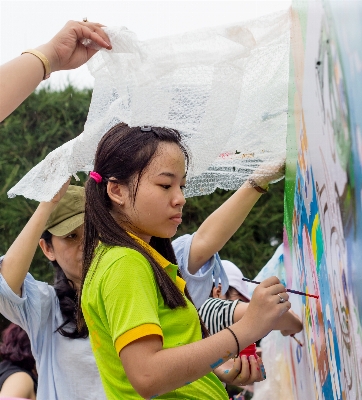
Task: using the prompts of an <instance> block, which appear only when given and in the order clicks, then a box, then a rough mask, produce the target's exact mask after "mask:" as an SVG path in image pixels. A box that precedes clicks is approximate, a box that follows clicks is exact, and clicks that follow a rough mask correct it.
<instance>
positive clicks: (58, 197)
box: [50, 178, 70, 204]
mask: <svg viewBox="0 0 362 400" xmlns="http://www.w3.org/2000/svg"><path fill="white" fill-rule="evenodd" d="M69 184H70V178H69V179H68V180H67V181H66V182H65V183H64V185H63V186H62V187H61V189H60V190H59V192H58V193H57V194H56V195H55V196H54V197H53V198H52V199H51V200H50V202H51V203H54V204H58V203H59V201H60V200H61V198H62V197H63V196H64V195H65V193H66V191H67V190H68V187H69Z"/></svg>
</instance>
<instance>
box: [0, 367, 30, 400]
mask: <svg viewBox="0 0 362 400" xmlns="http://www.w3.org/2000/svg"><path fill="white" fill-rule="evenodd" d="M33 392H34V380H33V378H32V377H31V375H30V373H28V372H25V371H18V372H14V373H13V374H11V375H10V376H9V377H8V378H7V379H6V380H5V382H4V383H3V386H2V388H1V393H0V395H1V396H2V395H5V396H6V395H7V394H8V393H16V396H17V397H19V396H21V397H24V398H27V397H29V396H31V395H32V393H33Z"/></svg>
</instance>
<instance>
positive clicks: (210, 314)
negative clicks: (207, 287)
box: [199, 297, 240, 335]
mask: <svg viewBox="0 0 362 400" xmlns="http://www.w3.org/2000/svg"><path fill="white" fill-rule="evenodd" d="M239 301H240V300H222V299H215V298H213V297H210V298H209V299H207V300H206V301H205V303H204V304H203V305H202V306H201V307H200V309H199V314H200V317H201V318H202V320H203V321H204V323H205V325H206V327H207V329H208V330H209V332H210V335H214V334H215V333H217V332H220V331H221V330H223V329H225V328H226V327H227V326H230V325H232V324H233V323H234V311H235V307H236V305H237V304H238V302H239Z"/></svg>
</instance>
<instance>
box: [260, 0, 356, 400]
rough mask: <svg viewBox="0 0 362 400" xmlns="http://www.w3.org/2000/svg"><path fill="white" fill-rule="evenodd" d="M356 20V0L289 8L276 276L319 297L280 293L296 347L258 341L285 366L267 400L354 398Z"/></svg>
mask: <svg viewBox="0 0 362 400" xmlns="http://www.w3.org/2000/svg"><path fill="white" fill-rule="evenodd" d="M361 20H362V2H358V1H344V2H339V1H323V2H322V1H310V2H300V1H294V2H293V6H292V30H291V56H290V83H289V113H288V139H287V172H286V190H285V224H284V228H285V229H284V265H285V274H286V276H285V280H286V284H287V287H291V288H294V289H296V290H300V291H303V292H307V293H313V294H318V295H319V296H320V297H319V299H318V300H316V299H313V298H309V297H304V296H296V295H290V299H291V302H292V306H293V309H294V310H296V311H297V313H299V315H300V316H301V317H302V319H303V324H304V330H303V332H301V333H300V334H298V335H296V337H297V338H298V339H299V340H300V341H301V342H302V343H303V347H301V346H299V345H298V343H296V341H294V340H290V338H280V337H278V336H275V335H279V336H281V335H280V333H278V332H273V333H272V334H271V336H270V337H271V338H272V337H273V335H274V339H270V338H269V339H267V340H266V342H267V343H268V345H267V346H265V349H266V352H265V353H264V354H263V358H264V360H266V358H271V359H272V360H273V361H274V362H275V363H277V366H278V369H279V371H280V370H283V371H286V372H285V373H283V374H282V375H281V376H276V374H275V373H274V372H272V373H271V375H272V376H271V377H270V378H271V379H270V380H271V383H269V389H272V390H269V391H268V396H269V397H268V398H269V399H274V398H275V399H278V400H280V399H283V398H285V399H290V398H294V399H298V400H305V399H308V400H309V399H326V400H330V399H353V400H356V399H362V329H361V328H362V265H361V261H362V45H361V39H362V25H361V23H360V21H361ZM271 342H272V343H277V346H278V347H277V348H276V347H275V346H276V345H274V347H273V345H270V343H271ZM275 366H276V365H275ZM271 367H272V366H271ZM266 369H267V371H268V366H267V368H266ZM269 370H270V367H269ZM279 375H280V374H279ZM267 380H268V379H267ZM276 383H277V384H276ZM278 387H279V389H278V390H277V388H278ZM282 388H286V390H285V391H284V390H283V389H282ZM262 393H263V385H260V387H258V385H256V393H255V396H254V397H255V399H259V398H260V399H261V398H262V397H260V396H261V395H262ZM291 393H293V394H292V397H291ZM264 398H265V397H264Z"/></svg>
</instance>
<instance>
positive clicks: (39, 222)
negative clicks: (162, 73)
mask: <svg viewBox="0 0 362 400" xmlns="http://www.w3.org/2000/svg"><path fill="white" fill-rule="evenodd" d="M68 186H69V182H67V183H66V184H65V185H63V187H62V189H61V190H60V192H59V193H58V194H57V195H56V196H55V197H54V198H53V200H52V201H51V202H42V203H40V204H39V206H38V208H37V209H36V210H35V212H34V214H33V215H32V217H31V218H30V220H29V221H28V223H27V224H26V225H25V227H24V229H23V230H22V231H21V232H20V234H19V236H18V237H17V238H16V239H15V241H14V243H13V244H12V245H11V246H10V248H9V250H8V251H7V252H6V254H5V257H4V259H3V262H2V266H1V274H2V276H3V277H4V279H5V280H6V282H7V284H8V285H9V286H10V288H11V290H12V291H13V292H14V293H16V294H17V295H19V296H20V295H21V286H22V284H23V282H24V279H25V276H26V274H27V273H28V271H29V268H30V264H31V262H32V260H33V257H34V254H35V251H36V248H37V246H38V242H39V239H40V236H41V235H42V233H43V231H44V228H45V224H46V222H47V220H48V218H49V216H50V214H51V213H52V212H53V211H54V209H55V207H56V206H57V204H58V202H59V200H60V199H61V198H62V196H63V195H64V193H65V192H66V191H67V188H68Z"/></svg>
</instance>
